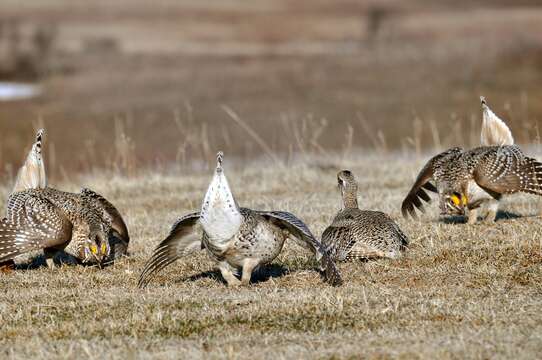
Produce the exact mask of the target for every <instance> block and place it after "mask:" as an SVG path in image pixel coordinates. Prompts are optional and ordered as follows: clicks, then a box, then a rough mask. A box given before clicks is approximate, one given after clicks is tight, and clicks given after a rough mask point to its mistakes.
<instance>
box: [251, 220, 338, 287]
mask: <svg viewBox="0 0 542 360" xmlns="http://www.w3.org/2000/svg"><path fill="white" fill-rule="evenodd" d="M256 213H258V214H260V215H261V216H263V217H264V218H266V219H267V220H268V221H271V222H273V224H275V225H277V226H279V227H280V228H283V229H286V230H288V231H289V232H290V233H291V234H292V235H293V236H295V237H296V238H298V239H299V240H302V241H303V242H305V243H306V244H307V245H308V247H309V248H310V249H311V250H312V251H313V252H314V253H315V254H317V257H318V258H319V259H318V260H320V261H321V262H322V265H323V266H324V268H325V272H324V275H325V278H326V281H328V282H329V283H330V284H331V285H333V286H338V285H341V284H342V279H341V274H340V272H339V270H338V269H337V267H336V265H335V262H334V261H333V260H332V259H331V257H330V256H329V254H328V253H327V251H326V250H325V249H324V248H323V246H322V244H321V243H320V242H319V241H318V240H317V239H316V238H315V237H314V235H313V234H312V232H311V231H310V229H309V228H308V226H307V225H306V224H305V223H304V222H303V221H301V220H300V219H299V218H298V217H296V216H295V215H294V214H292V213H289V212H286V211H256Z"/></svg>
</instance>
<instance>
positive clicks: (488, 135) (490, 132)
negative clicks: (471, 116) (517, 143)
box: [480, 96, 514, 146]
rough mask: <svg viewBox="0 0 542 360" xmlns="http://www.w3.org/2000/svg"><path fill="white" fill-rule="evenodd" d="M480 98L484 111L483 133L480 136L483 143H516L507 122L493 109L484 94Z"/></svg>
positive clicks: (487, 144) (485, 144) (484, 144)
mask: <svg viewBox="0 0 542 360" xmlns="http://www.w3.org/2000/svg"><path fill="white" fill-rule="evenodd" d="M480 100H481V101H482V111H483V122H482V134H481V136H480V140H481V142H482V145H483V146H492V145H514V138H513V137H512V132H511V131H510V129H509V128H508V126H506V124H505V122H504V121H502V120H501V119H500V118H499V117H498V116H497V115H495V113H494V112H493V111H491V109H490V108H489V106H487V104H486V100H485V98H484V97H483V96H480Z"/></svg>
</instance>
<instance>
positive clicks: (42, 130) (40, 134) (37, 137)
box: [36, 129, 45, 141]
mask: <svg viewBox="0 0 542 360" xmlns="http://www.w3.org/2000/svg"><path fill="white" fill-rule="evenodd" d="M43 134H45V129H39V130H38V132H37V133H36V141H41V138H42V137H43Z"/></svg>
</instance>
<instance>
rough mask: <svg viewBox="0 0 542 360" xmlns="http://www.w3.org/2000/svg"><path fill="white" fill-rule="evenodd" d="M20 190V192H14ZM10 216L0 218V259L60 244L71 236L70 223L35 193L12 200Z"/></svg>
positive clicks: (62, 244) (7, 258)
mask: <svg viewBox="0 0 542 360" xmlns="http://www.w3.org/2000/svg"><path fill="white" fill-rule="evenodd" d="M18 194H21V193H18ZM15 203H16V204H17V205H18V207H17V208H15V209H10V211H11V212H16V216H15V215H13V216H12V218H13V219H15V220H16V221H10V220H9V219H3V220H2V221H1V222H0V262H2V261H5V260H9V259H13V258H14V257H15V256H17V255H20V254H24V253H25V252H28V251H31V250H36V249H43V248H50V247H61V246H64V245H65V244H67V243H68V242H69V241H70V240H71V236H72V223H71V222H70V221H69V220H68V219H67V218H66V216H65V215H64V214H63V213H62V212H61V211H60V210H59V209H58V208H57V207H55V206H54V205H53V204H52V203H51V202H49V201H48V200H46V199H43V198H41V197H38V196H27V197H26V199H25V201H18V202H15Z"/></svg>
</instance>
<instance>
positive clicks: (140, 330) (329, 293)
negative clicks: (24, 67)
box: [0, 153, 542, 359]
mask: <svg viewBox="0 0 542 360" xmlns="http://www.w3.org/2000/svg"><path fill="white" fill-rule="evenodd" d="M384 163H385V164H386V165H385V166H383V165H382V164H384ZM420 165H421V161H418V160H416V159H414V158H413V157H407V156H382V155H380V156H372V155H370V154H367V153H356V155H355V156H354V155H351V156H348V157H346V158H337V157H330V158H328V159H327V160H326V161H322V160H321V157H319V158H318V159H315V158H310V157H308V158H306V159H305V161H298V162H297V163H295V164H290V165H288V166H287V167H286V168H283V169H281V168H280V167H274V166H269V164H267V163H266V161H262V163H252V164H244V165H243V166H240V164H239V163H237V164H235V162H234V161H233V160H232V159H231V157H230V160H228V163H227V174H228V176H229V179H230V182H231V185H232V187H233V189H234V191H235V193H236V195H237V197H238V201H239V202H240V203H241V204H242V205H246V206H250V207H254V208H261V209H279V208H280V209H285V210H289V211H292V212H294V213H296V214H298V215H299V216H300V217H301V218H303V219H304V220H305V221H306V222H307V223H308V224H309V225H310V226H311V227H312V229H313V230H314V232H315V233H318V234H319V233H321V231H322V230H323V229H324V227H325V226H326V224H327V223H329V221H330V219H331V218H332V216H333V215H334V213H335V211H336V210H337V208H338V203H339V195H338V193H337V190H336V180H335V174H336V171H337V170H338V169H340V168H345V167H346V168H351V169H352V170H353V171H354V172H355V173H356V174H357V175H358V177H359V181H360V185H361V186H360V189H361V194H360V203H361V204H362V206H363V207H365V208H370V209H380V210H383V211H386V212H389V213H390V214H391V215H392V216H393V217H394V218H395V219H396V220H398V222H399V224H400V226H401V227H402V228H403V229H404V230H405V232H406V233H407V234H408V236H409V237H410V239H411V246H410V249H409V250H408V252H407V253H406V256H405V257H404V258H403V259H401V260H398V261H374V262H370V263H347V264H342V265H341V266H340V268H341V270H342V273H343V275H344V278H345V285H344V286H343V287H340V288H331V287H328V286H326V285H325V284H323V283H322V281H321V278H320V276H319V275H318V273H316V272H315V271H313V270H312V269H313V263H312V260H311V259H310V258H309V257H308V256H307V254H306V253H305V252H304V250H303V249H301V248H299V247H298V246H297V245H295V244H293V243H291V244H289V245H287V246H286V248H285V251H284V252H283V253H282V254H281V255H280V256H279V258H278V259H277V260H276V261H274V262H273V264H271V265H270V266H268V267H266V268H265V269H263V270H261V271H260V272H259V273H258V274H257V275H256V276H255V277H254V278H253V284H252V285H251V286H250V287H249V288H241V289H228V288H227V287H226V286H225V284H224V283H223V282H222V281H221V279H220V276H219V274H218V273H217V272H215V271H213V264H212V263H211V261H210V260H209V258H208V257H207V256H206V255H205V254H204V253H201V254H200V255H197V256H194V257H192V258H187V259H185V260H183V261H179V262H177V263H175V264H174V265H172V266H170V267H169V268H168V269H166V270H165V271H164V272H163V273H161V274H160V275H159V276H158V277H157V279H156V280H155V281H153V282H152V283H151V285H150V286H149V287H148V288H147V289H145V290H143V291H142V290H139V289H137V288H136V281H137V277H138V273H139V271H140V270H141V268H142V266H143V264H144V262H145V260H146V259H147V258H148V256H149V255H150V252H151V251H152V249H153V248H154V247H155V246H156V244H157V243H158V242H159V240H160V239H161V238H162V237H164V236H165V234H166V233H167V231H168V229H169V226H170V225H171V224H172V223H173V222H174V220H175V219H176V217H178V216H179V215H181V214H183V213H185V212H187V211H190V210H193V209H195V208H198V207H199V206H200V202H201V199H202V196H203V193H204V191H205V189H206V187H207V184H208V181H209V178H210V174H209V173H208V172H201V173H190V174H186V173H179V174H177V173H175V174H170V175H164V176H161V175H152V174H146V175H145V176H138V177H135V178H130V179H127V178H124V177H119V176H115V177H113V178H112V179H111V178H107V179H106V178H105V177H104V176H103V175H102V176H91V177H86V178H81V179H74V181H73V182H71V183H70V184H64V185H61V186H60V187H62V188H68V189H72V190H76V187H75V186H74V185H73V184H74V183H84V184H86V185H89V186H91V187H93V188H95V189H96V190H98V191H100V192H103V193H104V194H105V195H107V196H108V197H109V198H110V199H111V200H112V201H114V202H115V203H116V204H117V205H118V207H119V208H120V210H121V211H122V213H123V214H124V215H125V218H126V220H127V223H128V226H129V228H130V230H131V236H132V243H131V253H132V256H131V257H130V258H129V259H125V260H123V261H121V262H119V263H118V264H116V265H114V266H112V267H109V268H107V269H105V270H98V269H96V268H88V267H73V266H72V267H63V268H60V269H55V270H49V269H47V268H39V269H33V270H19V271H15V272H9V273H5V274H1V275H2V281H1V282H0V306H1V312H0V323H1V324H2V326H1V329H2V331H1V334H0V347H1V349H2V350H1V355H2V357H3V358H27V357H42V358H44V357H47V358H73V357H79V356H83V357H85V358H96V359H102V358H150V357H153V358H178V357H187V358H244V359H248V358H253V357H260V358H274V359H276V358H292V357H295V358H315V357H316V358H343V357H354V356H355V357H359V356H363V357H368V358H388V357H402V358H435V357H440V358H465V357H470V358H490V357H491V358H496V357H500V358H509V357H512V356H514V357H520V358H533V357H536V356H537V355H538V354H539V353H540V351H542V339H541V338H540V333H541V330H542V329H541V325H540V324H542V315H541V313H540V311H539V309H540V306H541V305H542V304H541V301H540V299H541V295H542V288H541V285H540V278H541V276H542V271H541V267H540V263H541V261H542V245H541V242H540V238H541V235H542V234H541V230H540V223H541V220H540V218H539V217H538V216H537V215H538V213H539V200H538V199H537V198H535V197H529V196H514V197H510V198H509V201H507V202H506V204H505V205H504V206H503V208H502V210H503V213H502V214H501V218H500V220H499V221H498V222H497V223H496V224H495V225H486V224H478V225H474V226H467V225H465V224H461V223H457V224H451V223H446V222H443V221H438V217H437V209H436V208H435V207H432V208H431V209H432V210H431V211H429V212H428V214H427V215H426V216H424V217H423V219H422V220H421V221H406V220H403V219H402V218H400V213H399V204H400V202H401V200H402V197H403V196H404V194H405V192H406V191H407V190H408V186H409V185H410V183H411V181H412V179H413V176H414V175H415V171H416V169H417V168H419V166H420ZM6 191H7V189H3V191H2V193H6Z"/></svg>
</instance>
